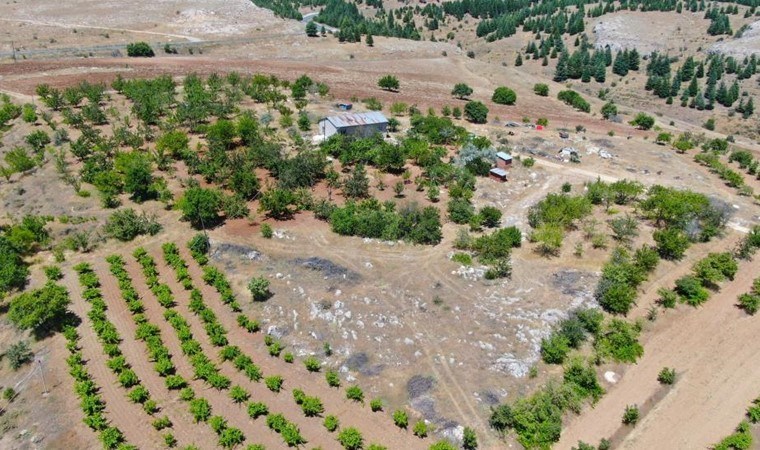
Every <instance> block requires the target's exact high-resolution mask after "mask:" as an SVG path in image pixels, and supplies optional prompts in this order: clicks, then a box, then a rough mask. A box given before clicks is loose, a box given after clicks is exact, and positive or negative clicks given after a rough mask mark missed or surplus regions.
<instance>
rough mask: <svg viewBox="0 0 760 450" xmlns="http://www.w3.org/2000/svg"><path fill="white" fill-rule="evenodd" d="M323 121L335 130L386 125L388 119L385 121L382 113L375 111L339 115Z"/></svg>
mask: <svg viewBox="0 0 760 450" xmlns="http://www.w3.org/2000/svg"><path fill="white" fill-rule="evenodd" d="M323 120H327V121H329V122H330V123H332V124H333V125H334V126H335V128H349V127H358V126H362V125H376V124H381V123H388V119H386V118H385V116H384V115H383V114H382V113H380V112H377V111H370V112H365V113H352V114H341V115H340V116H330V117H327V118H325V119H323Z"/></svg>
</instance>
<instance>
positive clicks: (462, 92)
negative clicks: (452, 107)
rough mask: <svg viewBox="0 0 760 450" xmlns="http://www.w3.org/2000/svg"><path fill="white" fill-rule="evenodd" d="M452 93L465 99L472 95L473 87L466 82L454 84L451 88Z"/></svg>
mask: <svg viewBox="0 0 760 450" xmlns="http://www.w3.org/2000/svg"><path fill="white" fill-rule="evenodd" d="M451 95H453V96H454V97H456V98H458V99H460V100H464V99H466V98H467V97H469V96H470V95H472V88H471V87H470V86H468V85H467V84H465V83H457V84H455V85H454V89H452V90H451Z"/></svg>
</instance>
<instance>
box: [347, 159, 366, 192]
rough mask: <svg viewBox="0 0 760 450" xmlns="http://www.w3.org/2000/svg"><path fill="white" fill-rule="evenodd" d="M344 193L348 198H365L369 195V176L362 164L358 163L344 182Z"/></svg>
mask: <svg viewBox="0 0 760 450" xmlns="http://www.w3.org/2000/svg"><path fill="white" fill-rule="evenodd" d="M343 193H344V194H345V195H346V197H348V198H364V197H367V196H369V178H368V177H367V171H366V170H365V169H364V166H363V165H362V164H357V165H356V167H354V170H353V171H351V175H349V176H348V177H347V178H346V179H345V181H344V182H343Z"/></svg>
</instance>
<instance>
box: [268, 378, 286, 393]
mask: <svg viewBox="0 0 760 450" xmlns="http://www.w3.org/2000/svg"><path fill="white" fill-rule="evenodd" d="M282 383H283V379H282V377H281V376H279V375H272V376H271V377H266V378H264V384H266V386H267V389H269V390H270V391H272V392H280V390H281V389H282Z"/></svg>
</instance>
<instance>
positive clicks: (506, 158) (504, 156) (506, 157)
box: [496, 152, 512, 169]
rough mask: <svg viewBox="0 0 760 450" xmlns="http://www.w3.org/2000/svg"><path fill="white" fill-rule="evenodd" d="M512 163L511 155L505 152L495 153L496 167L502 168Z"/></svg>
mask: <svg viewBox="0 0 760 450" xmlns="http://www.w3.org/2000/svg"><path fill="white" fill-rule="evenodd" d="M511 165H512V155H510V154H509V153H506V152H498V153H496V167H497V168H500V169H504V168H505V167H508V166H511Z"/></svg>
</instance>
